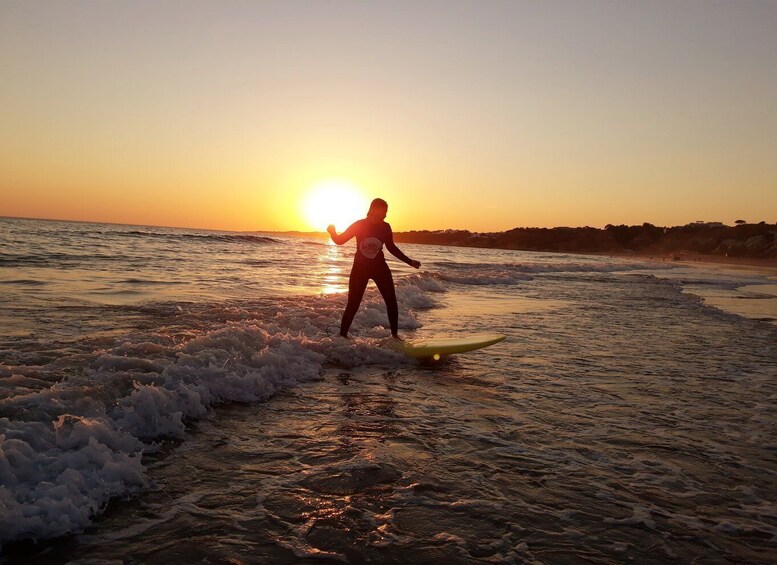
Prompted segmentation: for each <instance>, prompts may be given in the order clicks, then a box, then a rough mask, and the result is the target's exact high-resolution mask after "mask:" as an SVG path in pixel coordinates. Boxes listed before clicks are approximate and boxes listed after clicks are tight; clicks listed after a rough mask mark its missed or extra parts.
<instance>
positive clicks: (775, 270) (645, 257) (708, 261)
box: [581, 252, 777, 277]
mask: <svg viewBox="0 0 777 565" xmlns="http://www.w3.org/2000/svg"><path fill="white" fill-rule="evenodd" d="M581 255H595V256H606V257H617V258H619V259H636V260H639V261H648V262H652V263H663V264H670V265H672V264H676V265H684V266H691V267H694V266H696V267H702V266H706V267H710V266H718V267H724V268H728V269H734V270H746V271H758V272H761V273H763V274H765V275H768V276H773V277H777V259H772V258H765V259H757V258H753V257H721V256H720V255H704V254H701V253H684V254H682V255H679V257H680V258H679V259H677V258H676V257H678V255H676V254H666V255H658V254H656V253H626V252H618V253H581Z"/></svg>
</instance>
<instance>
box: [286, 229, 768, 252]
mask: <svg viewBox="0 0 777 565" xmlns="http://www.w3.org/2000/svg"><path fill="white" fill-rule="evenodd" d="M300 235H302V234H300ZM307 235H324V236H325V235H326V234H310V233H309V234H307ZM394 239H395V241H397V242H399V243H422V244H433V245H452V246H459V247H485V248H490V249H516V250H523V251H550V252H558V253H595V254H601V253H606V254H617V255H622V254H639V255H648V256H655V257H665V258H670V259H675V260H681V259H686V258H690V257H691V256H694V257H695V256H705V257H709V258H716V257H717V258H721V259H726V258H730V259H737V258H739V259H750V260H763V259H768V260H775V259H777V224H767V223H766V222H760V223H757V224H751V223H747V222H746V221H744V220H738V221H737V222H736V225H734V226H728V225H725V224H723V223H721V222H704V221H699V222H694V223H691V224H687V225H684V226H674V227H660V226H654V225H653V224H649V223H644V224H642V225H634V226H627V225H612V224H608V225H607V226H606V227H605V228H604V229H599V228H593V227H588V226H586V227H577V228H569V227H557V228H514V229H511V230H508V231H503V232H483V233H481V232H471V231H468V230H450V229H449V230H437V231H429V230H421V231H407V232H395V233H394Z"/></svg>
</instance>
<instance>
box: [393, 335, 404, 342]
mask: <svg viewBox="0 0 777 565" xmlns="http://www.w3.org/2000/svg"><path fill="white" fill-rule="evenodd" d="M391 337H393V338H394V339H396V340H397V341H405V340H404V339H402V338H401V337H399V334H391Z"/></svg>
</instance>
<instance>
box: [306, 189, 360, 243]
mask: <svg viewBox="0 0 777 565" xmlns="http://www.w3.org/2000/svg"><path fill="white" fill-rule="evenodd" d="M303 206H304V215H305V219H306V220H307V222H308V224H309V225H310V227H311V228H313V229H316V230H321V231H325V230H326V228H327V226H328V225H329V224H334V225H335V227H336V228H337V231H343V230H345V229H346V228H347V227H348V226H350V225H351V224H352V223H353V222H355V221H356V220H358V219H359V218H363V217H364V216H365V215H366V214H367V199H366V198H365V197H364V194H362V192H361V190H360V189H359V188H358V187H357V186H355V185H354V184H352V183H350V182H348V181H346V180H341V179H336V180H324V181H321V182H318V183H316V184H315V185H313V187H312V188H311V189H310V191H309V192H308V194H307V196H305V200H304V202H303Z"/></svg>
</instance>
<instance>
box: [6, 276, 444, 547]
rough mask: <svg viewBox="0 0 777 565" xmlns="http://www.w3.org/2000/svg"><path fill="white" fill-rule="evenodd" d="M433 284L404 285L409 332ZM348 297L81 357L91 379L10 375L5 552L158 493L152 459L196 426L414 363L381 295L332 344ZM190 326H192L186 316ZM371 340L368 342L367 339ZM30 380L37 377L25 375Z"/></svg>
mask: <svg viewBox="0 0 777 565" xmlns="http://www.w3.org/2000/svg"><path fill="white" fill-rule="evenodd" d="M442 291H444V287H443V286H442V283H441V282H440V281H439V280H437V279H435V278H434V277H432V276H429V275H423V274H422V275H417V276H414V277H412V278H409V280H400V281H399V283H398V285H397V293H398V296H399V302H400V305H401V310H400V326H401V327H402V328H404V329H411V328H416V327H419V325H420V324H419V323H418V320H417V319H416V317H415V315H414V314H413V310H414V309H420V308H430V307H433V306H434V305H435V304H436V302H435V301H434V300H433V299H432V298H431V297H430V296H429V294H428V293H429V292H442ZM345 298H346V297H345V296H343V295H340V296H337V295H335V296H321V297H302V298H300V299H297V300H294V301H293V302H289V303H288V304H286V305H284V307H282V308H279V309H278V310H277V311H276V312H275V314H274V315H272V316H270V317H265V318H261V319H259V318H257V319H250V320H247V321H242V322H226V323H225V322H223V321H221V320H224V319H229V318H230V316H229V315H225V314H226V313H227V312H229V313H231V310H229V308H233V307H227V306H224V307H223V309H219V308H218V307H216V308H213V309H212V311H210V313H209V314H208V317H207V318H204V317H203V316H205V314H203V313H202V312H198V316H199V317H198V323H201V324H202V325H201V326H200V327H205V328H211V329H208V330H206V331H199V332H198V331H196V330H192V328H191V325H190V324H189V325H188V326H187V328H188V329H187V331H186V334H189V335H192V336H193V337H192V338H191V339H189V340H188V341H185V342H183V343H176V342H175V341H174V340H170V339H168V338H166V337H165V336H164V335H153V334H152V335H132V336H126V337H123V338H121V339H119V340H117V341H116V342H115V343H113V344H112V345H111V346H109V347H106V348H105V349H103V350H97V351H91V352H83V353H81V354H79V356H80V360H79V363H81V366H82V367H84V369H83V375H80V376H72V375H71V376H70V377H69V378H67V379H61V377H59V378H60V379H61V380H60V381H59V382H58V383H56V384H55V385H53V386H48V387H47V388H42V387H43V385H44V384H46V383H47V377H48V382H51V380H52V379H56V378H57V375H59V373H58V372H57V371H58V370H59V366H58V365H57V363H52V364H51V365H50V366H40V367H35V368H34V370H32V369H31V368H30V367H8V366H4V367H2V368H0V378H2V381H3V382H4V384H8V385H11V386H13V394H12V395H11V396H8V397H6V398H4V399H2V400H0V408H2V410H3V413H5V414H11V415H13V419H9V418H2V419H0V479H1V480H2V484H3V485H4V486H5V488H3V489H2V490H0V507H2V508H3V512H2V513H1V514H0V543H4V542H8V541H10V540H16V539H24V538H32V539H38V538H45V537H53V536H60V535H64V534H67V533H72V532H78V531H80V530H82V529H83V528H84V527H85V526H87V525H88V524H89V523H90V520H91V519H92V518H93V516H94V515H95V514H97V513H99V512H101V510H102V509H103V508H104V507H105V505H106V504H107V502H108V501H109V500H110V499H111V498H112V497H116V496H126V495H129V494H132V493H134V492H136V491H138V490H139V489H143V488H144V487H145V486H146V485H147V480H146V477H145V474H144V468H143V465H142V463H141V457H142V455H143V453H148V452H152V451H154V450H156V449H158V447H159V443H158V442H160V441H161V440H165V439H175V440H182V439H184V438H185V435H186V431H187V422H189V421H191V420H195V419H198V418H201V417H203V416H204V415H205V414H207V412H208V410H209V409H210V408H211V407H212V406H214V405H215V404H218V403H223V402H260V401H263V400H266V399H267V398H269V397H270V396H272V395H273V394H275V393H276V392H278V391H279V390H281V389H283V388H285V387H290V386H295V385H297V384H299V383H302V382H306V381H310V380H314V379H317V378H319V376H320V374H321V371H322V367H323V365H324V364H325V363H335V364H339V365H344V366H357V365H365V364H374V363H381V364H389V365H397V364H402V363H409V362H411V361H408V360H407V359H406V358H405V357H404V356H402V355H400V354H398V353H396V352H394V351H391V350H388V349H385V348H383V347H381V346H380V339H381V338H385V337H386V335H387V333H388V332H387V328H386V325H387V317H386V310H385V305H384V303H383V299H382V297H381V296H380V294H379V293H378V292H377V291H376V290H375V289H370V290H369V291H368V292H367V294H366V296H365V299H364V302H363V305H362V307H361V308H360V310H359V312H358V314H357V316H356V318H355V320H354V325H353V334H354V335H355V337H354V338H353V339H351V340H344V339H342V338H340V337H335V338H332V337H327V331H328V328H330V327H331V326H333V325H335V326H336V325H339V319H340V316H341V314H342V309H343V307H344V303H345ZM182 315H186V313H185V312H183V310H182ZM359 336H360V337H359ZM25 373H29V374H25Z"/></svg>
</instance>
